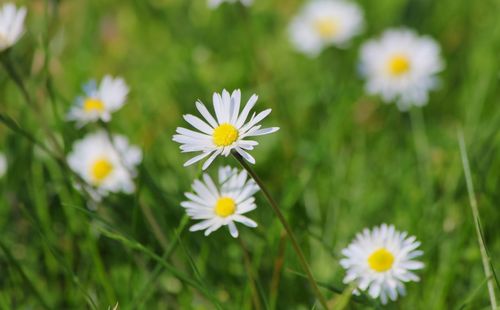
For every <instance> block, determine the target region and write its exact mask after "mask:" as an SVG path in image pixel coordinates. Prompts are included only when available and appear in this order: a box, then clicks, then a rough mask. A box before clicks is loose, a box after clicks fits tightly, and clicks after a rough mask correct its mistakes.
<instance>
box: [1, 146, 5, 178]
mask: <svg viewBox="0 0 500 310" xmlns="http://www.w3.org/2000/svg"><path fill="white" fill-rule="evenodd" d="M6 172H7V157H5V154H4V153H2V152H0V178H2V177H3V176H4V175H5V173H6Z"/></svg>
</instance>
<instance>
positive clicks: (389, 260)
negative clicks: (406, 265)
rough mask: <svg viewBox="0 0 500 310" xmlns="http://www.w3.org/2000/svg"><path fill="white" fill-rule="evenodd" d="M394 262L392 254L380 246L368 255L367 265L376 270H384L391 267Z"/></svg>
mask: <svg viewBox="0 0 500 310" xmlns="http://www.w3.org/2000/svg"><path fill="white" fill-rule="evenodd" d="M393 263H394V255H392V253H391V252H389V251H387V250H386V249H385V248H380V249H378V250H376V251H375V252H373V253H372V254H371V255H370V256H369V257H368V265H370V268H371V269H373V270H375V271H377V272H384V271H387V270H389V269H391V267H392V264H393Z"/></svg>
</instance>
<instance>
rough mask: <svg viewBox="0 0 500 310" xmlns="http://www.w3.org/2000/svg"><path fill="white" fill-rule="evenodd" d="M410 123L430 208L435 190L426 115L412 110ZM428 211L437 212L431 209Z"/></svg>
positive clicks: (419, 109)
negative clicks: (430, 164) (430, 162)
mask: <svg viewBox="0 0 500 310" xmlns="http://www.w3.org/2000/svg"><path fill="white" fill-rule="evenodd" d="M410 122H411V129H412V132H413V140H414V143H415V151H416V153H417V160H418V164H419V166H420V178H421V182H422V186H423V188H425V191H426V196H427V203H428V204H429V206H431V205H432V203H433V202H434V190H433V181H432V173H431V168H430V166H429V149H430V148H429V140H428V138H427V131H426V129H425V121H424V115H423V113H422V110H421V108H418V107H416V108H412V109H411V110H410ZM427 210H435V208H430V209H427Z"/></svg>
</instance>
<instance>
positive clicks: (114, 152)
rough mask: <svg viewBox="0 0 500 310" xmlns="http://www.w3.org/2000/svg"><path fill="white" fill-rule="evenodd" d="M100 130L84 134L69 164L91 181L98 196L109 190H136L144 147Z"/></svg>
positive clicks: (76, 145) (129, 191)
mask: <svg viewBox="0 0 500 310" xmlns="http://www.w3.org/2000/svg"><path fill="white" fill-rule="evenodd" d="M112 140H113V142H111V141H110V139H109V137H108V134H107V133H106V132H104V131H98V132H96V133H92V134H89V135H87V136H86V137H84V138H83V139H82V140H80V141H77V142H75V143H74V145H73V150H72V151H71V153H70V154H69V155H68V164H69V166H70V168H71V169H72V170H73V171H75V172H76V173H77V174H78V175H80V177H81V178H82V179H83V180H84V181H85V182H86V183H87V184H89V185H90V186H91V187H92V189H94V191H91V194H96V195H95V196H94V198H97V199H99V197H100V196H106V195H107V194H108V193H109V192H115V193H116V192H125V193H132V192H134V191H135V185H134V182H133V178H134V177H135V175H136V174H137V171H136V167H137V165H138V164H139V163H140V162H141V161H142V152H141V150H140V149H139V148H138V147H136V146H132V145H130V144H129V142H128V140H127V138H125V137H123V136H120V135H114V136H113V137H112Z"/></svg>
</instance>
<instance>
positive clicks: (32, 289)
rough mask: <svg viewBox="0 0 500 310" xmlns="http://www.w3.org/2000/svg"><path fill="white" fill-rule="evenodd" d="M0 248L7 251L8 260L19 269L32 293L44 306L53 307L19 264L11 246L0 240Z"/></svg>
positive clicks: (45, 307)
mask: <svg viewBox="0 0 500 310" xmlns="http://www.w3.org/2000/svg"><path fill="white" fill-rule="evenodd" d="M0 248H2V250H3V252H4V253H5V256H7V260H8V261H9V262H10V263H11V264H12V265H13V266H14V267H15V268H16V269H17V271H18V272H19V274H20V275H21V277H22V278H23V280H24V282H26V284H27V285H28V287H29V289H30V290H31V291H32V293H33V294H34V295H35V297H36V298H37V299H38V301H39V302H40V304H41V305H42V308H44V309H52V308H51V307H49V304H48V303H47V301H45V299H44V298H43V296H42V294H40V292H39V291H38V289H37V288H36V287H35V285H34V284H33V282H32V281H31V280H30V278H29V277H28V276H27V275H26V272H24V270H23V268H22V267H21V265H19V262H18V261H17V260H16V259H15V258H14V256H13V255H12V253H11V252H10V250H9V248H8V247H7V246H6V245H5V244H4V243H3V241H1V240H0Z"/></svg>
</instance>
